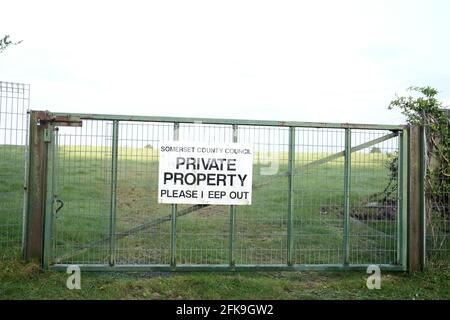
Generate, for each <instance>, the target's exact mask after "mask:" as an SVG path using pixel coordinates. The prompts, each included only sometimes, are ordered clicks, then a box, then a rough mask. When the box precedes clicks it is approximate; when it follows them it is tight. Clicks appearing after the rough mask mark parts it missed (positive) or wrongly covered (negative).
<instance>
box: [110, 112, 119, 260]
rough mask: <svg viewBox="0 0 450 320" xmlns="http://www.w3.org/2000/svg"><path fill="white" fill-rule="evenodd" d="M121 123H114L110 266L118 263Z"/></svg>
mask: <svg viewBox="0 0 450 320" xmlns="http://www.w3.org/2000/svg"><path fill="white" fill-rule="evenodd" d="M118 149H119V121H117V120H115V121H113V131H112V161H111V212H110V221H109V239H110V240H109V265H110V266H114V265H115V263H116V259H115V251H116V219H117V216H116V214H117V162H118V155H119V150H118Z"/></svg>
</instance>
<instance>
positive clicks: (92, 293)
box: [0, 146, 450, 299]
mask: <svg viewBox="0 0 450 320" xmlns="http://www.w3.org/2000/svg"><path fill="white" fill-rule="evenodd" d="M0 152H1V156H0V169H1V170H0V172H3V176H2V178H4V179H2V180H1V182H0V191H1V192H0V197H1V201H2V202H1V204H0V250H1V256H2V257H4V259H3V261H1V262H0V281H1V284H0V298H7V299H14V298H56V299H65V298H68V299H72V298H75V299H82V298H94V299H111V298H120V299H122V298H123V299H166V298H168V299H181V298H184V299H233V298H236V299H327V298H329V299H341V298H346V299H372V298H373V299H389V298H401V299H422V298H423V299H428V298H434V299H436V298H444V299H449V298H450V292H449V283H450V281H449V280H450V279H449V272H448V265H447V264H444V265H441V266H434V267H431V268H430V269H429V270H428V271H427V272H425V273H423V274H415V275H407V274H402V273H390V274H385V275H384V277H383V289H382V290H381V291H369V290H368V289H367V288H366V287H365V281H366V280H365V279H366V277H367V275H366V274H365V273H364V272H356V271H352V272H326V273H325V272H324V273H319V272H302V273H300V272H258V273H236V274H223V273H192V274H152V273H136V274H134V273H132V274H115V273H114V274H96V273H91V274H86V273H84V274H83V278H82V279H83V280H82V288H83V289H82V290H81V291H77V292H75V291H69V290H67V289H66V288H65V279H66V275H65V274H64V273H55V272H48V271H47V272H42V271H40V270H39V268H38V267H37V266H36V265H33V264H24V263H22V262H19V260H18V252H19V245H20V228H21V223H20V221H21V217H22V214H21V208H22V202H21V201H22V197H21V192H20V190H21V186H22V180H21V177H22V172H23V167H22V162H21V161H18V160H17V159H19V158H20V157H18V155H20V154H21V153H22V152H23V150H21V148H18V147H11V146H0ZM327 155H329V154H325V153H304V154H302V153H298V154H296V162H295V177H294V196H295V200H294V208H295V211H294V252H293V260H294V263H296V264H341V263H342V262H343V212H342V206H343V186H344V176H343V159H342V158H340V159H337V160H335V161H332V162H328V163H326V164H321V165H320V166H314V165H312V166H311V165H310V164H311V163H313V162H314V161H315V160H318V159H320V158H323V157H325V156H327ZM57 156H58V166H57V167H56V168H57V179H56V182H57V186H56V188H55V193H57V194H58V197H59V198H60V199H62V200H63V201H64V203H65V205H64V207H63V208H62V210H61V211H60V212H59V213H58V215H57V218H56V219H55V222H54V227H53V234H54V238H53V242H52V247H53V258H52V261H53V262H58V263H79V264H81V263H107V262H108V259H109V214H110V194H111V193H110V192H111V185H110V181H111V158H110V157H111V150H110V149H108V148H104V147H98V148H95V147H90V148H86V147H74V146H71V147H61V148H60V150H59V152H58V154H57ZM264 157H265V159H263V160H266V161H263V163H258V162H257V161H256V162H255V165H254V190H253V205H252V206H250V207H238V209H237V216H236V239H235V251H234V255H235V261H236V263H237V264H283V263H286V236H287V200H288V199H287V190H288V179H287V177H286V176H285V175H283V173H284V172H286V171H287V163H286V160H287V155H286V154H284V153H272V154H269V155H264V156H260V157H259V158H264ZM387 158H388V155H386V154H377V153H375V154H369V153H354V154H353V155H352V176H351V186H352V189H351V190H352V192H351V215H352V217H351V223H350V257H349V259H350V262H351V263H361V264H381V263H384V264H396V263H397V262H398V261H397V259H398V251H397V246H398V243H397V240H396V235H397V215H396V214H395V209H396V208H395V206H391V205H388V204H386V203H382V202H381V199H382V195H380V194H379V193H380V192H382V191H383V190H384V188H385V187H386V185H387V183H388V177H389V172H388V169H387V168H386V161H387ZM13 159H15V160H16V161H11V160H13ZM274 160H277V162H278V166H279V170H278V173H277V174H276V175H271V176H266V175H261V174H260V172H261V171H260V169H261V167H264V166H267V163H268V162H271V161H274ZM157 170H158V166H157V153H156V151H155V150H153V149H145V148H141V149H137V148H120V149H119V164H118V190H117V200H118V202H117V205H118V213H117V231H116V235H117V238H118V241H117V249H116V251H115V252H114V255H115V259H116V263H117V264H169V262H170V261H169V258H170V221H169V220H167V219H166V217H167V216H169V215H170V210H171V208H170V206H167V205H159V204H157V199H156V192H157V177H158V171H157ZM6 177H7V178H6ZM373 203H375V204H376V205H374V204H373ZM186 207H187V206H179V211H182V210H183V209H184V208H186ZM392 210H394V214H393V216H391V217H390V218H388V217H387V216H385V215H383V214H380V212H388V211H390V212H391V214H392ZM229 227H230V225H229V208H228V207H225V206H210V207H207V208H204V209H201V210H198V211H195V212H193V213H190V214H188V215H185V216H183V217H180V218H179V219H178V221H177V251H176V257H177V263H179V264H224V263H225V264H226V263H228V261H229ZM130 230H134V231H133V232H130ZM124 232H127V236H123V237H122V236H121V235H123V234H124ZM0 260H2V259H0Z"/></svg>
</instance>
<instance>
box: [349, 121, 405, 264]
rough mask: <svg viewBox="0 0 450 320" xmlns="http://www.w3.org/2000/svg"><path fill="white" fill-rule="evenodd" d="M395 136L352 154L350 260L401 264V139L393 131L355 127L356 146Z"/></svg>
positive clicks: (351, 261) (357, 262)
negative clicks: (399, 166) (399, 208)
mask: <svg viewBox="0 0 450 320" xmlns="http://www.w3.org/2000/svg"><path fill="white" fill-rule="evenodd" d="M383 137H388V138H389V137H391V138H389V139H388V140H386V141H383V142H380V143H377V144H373V145H371V146H370V147H367V148H364V149H361V150H358V151H356V152H353V153H352V158H351V178H350V212H349V219H350V225H349V247H350V249H349V251H350V252H349V255H350V256H349V262H350V263H353V264H397V263H399V256H398V254H399V252H398V245H399V242H398V231H399V224H398V211H399V210H398V203H399V194H398V185H397V183H398V176H397V175H398V154H399V138H398V137H397V136H394V137H392V132H389V131H383V130H378V131H370V130H353V131H352V137H351V140H352V147H356V146H358V145H363V144H366V143H370V142H371V141H378V140H379V139H383Z"/></svg>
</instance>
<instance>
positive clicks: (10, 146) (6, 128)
mask: <svg viewBox="0 0 450 320" xmlns="http://www.w3.org/2000/svg"><path fill="white" fill-rule="evenodd" d="M29 101H30V86H29V85H27V84H20V83H11V82H2V81H0V259H5V258H11V257H18V256H19V253H20V245H21V239H22V221H23V205H24V199H23V189H24V172H26V170H25V160H26V152H27V141H28V140H27V133H28V114H27V111H28V109H29Z"/></svg>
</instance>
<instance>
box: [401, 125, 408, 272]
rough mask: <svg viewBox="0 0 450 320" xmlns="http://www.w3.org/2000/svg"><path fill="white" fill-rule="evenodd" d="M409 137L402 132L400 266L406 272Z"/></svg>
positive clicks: (405, 131)
mask: <svg viewBox="0 0 450 320" xmlns="http://www.w3.org/2000/svg"><path fill="white" fill-rule="evenodd" d="M408 141H409V135H408V130H406V129H405V130H403V138H402V146H401V148H402V161H401V162H402V166H401V171H402V183H401V187H402V191H401V196H402V198H401V202H402V212H401V220H402V221H401V228H400V230H401V265H402V267H403V270H405V271H406V270H407V268H408V267H407V260H408V258H407V257H408V241H407V237H408V232H407V226H408V177H407V174H406V173H407V172H408V157H409V143H408Z"/></svg>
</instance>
